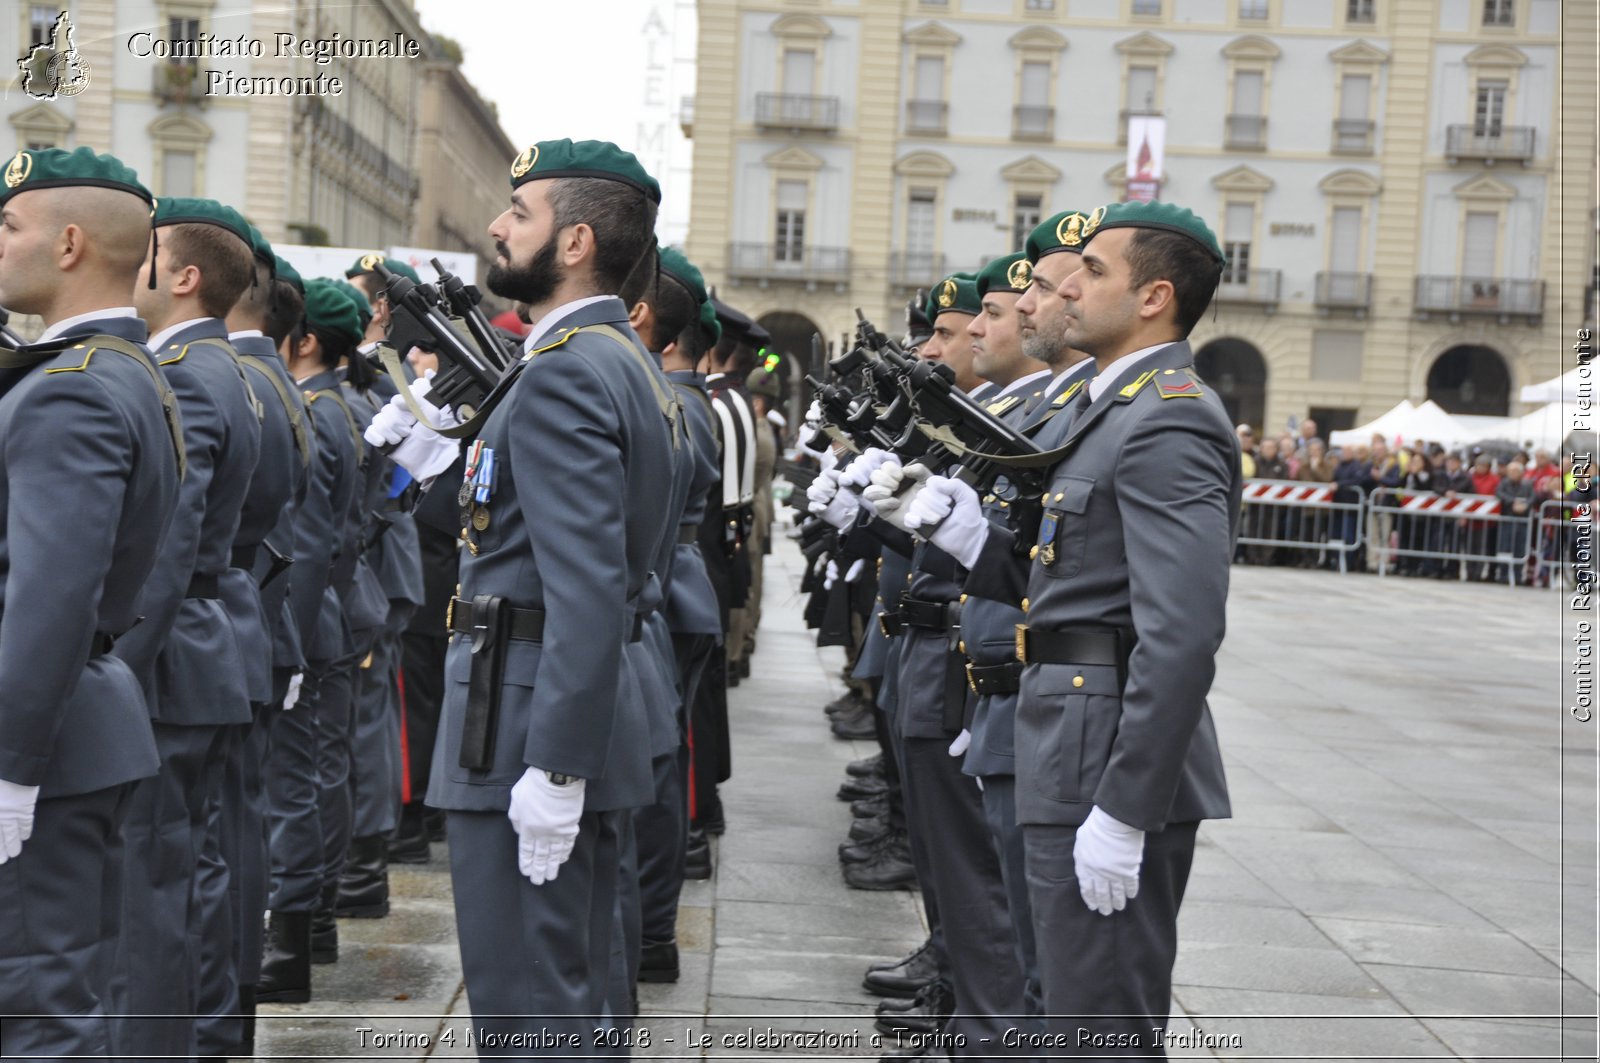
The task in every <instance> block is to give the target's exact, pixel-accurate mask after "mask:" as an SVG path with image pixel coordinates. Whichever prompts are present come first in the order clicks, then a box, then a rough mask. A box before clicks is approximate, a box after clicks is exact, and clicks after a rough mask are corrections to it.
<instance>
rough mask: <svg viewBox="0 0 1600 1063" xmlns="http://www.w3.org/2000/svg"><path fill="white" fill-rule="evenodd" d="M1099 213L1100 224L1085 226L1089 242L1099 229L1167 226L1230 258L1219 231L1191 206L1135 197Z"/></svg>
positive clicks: (1215, 254)
mask: <svg viewBox="0 0 1600 1063" xmlns="http://www.w3.org/2000/svg"><path fill="white" fill-rule="evenodd" d="M1095 215H1097V217H1096V218H1095V219H1094V220H1095V221H1096V222H1097V223H1098V224H1096V225H1094V226H1091V227H1089V228H1086V229H1085V230H1084V234H1083V235H1084V242H1085V243H1087V242H1088V241H1089V239H1090V238H1091V237H1092V236H1093V235H1094V234H1095V233H1099V232H1104V231H1105V230H1107V229H1163V230H1165V231H1167V232H1169V233H1178V234H1179V235H1180V236H1187V237H1188V238H1189V239H1191V240H1193V241H1194V242H1195V243H1197V244H1199V245H1200V246H1201V247H1203V248H1205V249H1206V251H1207V252H1209V253H1210V255H1211V257H1212V258H1214V259H1216V260H1217V261H1218V262H1223V263H1226V262H1227V261H1228V260H1227V258H1225V257H1224V256H1223V254H1222V248H1221V247H1220V246H1219V245H1218V244H1217V234H1216V233H1214V232H1212V231H1211V227H1210V226H1209V225H1207V224H1206V223H1205V222H1203V221H1201V220H1200V216H1199V215H1197V214H1196V213H1195V212H1194V211H1192V210H1190V209H1189V208H1188V207H1180V206H1178V205H1176V204H1174V203H1140V202H1138V201H1137V200H1135V201H1132V202H1128V203H1112V204H1109V205H1108V206H1105V207H1102V208H1100V209H1099V210H1097V211H1095Z"/></svg>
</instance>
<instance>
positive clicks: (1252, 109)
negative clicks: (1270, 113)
mask: <svg viewBox="0 0 1600 1063" xmlns="http://www.w3.org/2000/svg"><path fill="white" fill-rule="evenodd" d="M1262 80H1263V78H1262V74H1261V71H1259V70H1241V71H1239V72H1238V73H1237V74H1235V75H1234V76H1233V113H1234V114H1242V115H1252V116H1255V115H1260V114H1261V87H1262Z"/></svg>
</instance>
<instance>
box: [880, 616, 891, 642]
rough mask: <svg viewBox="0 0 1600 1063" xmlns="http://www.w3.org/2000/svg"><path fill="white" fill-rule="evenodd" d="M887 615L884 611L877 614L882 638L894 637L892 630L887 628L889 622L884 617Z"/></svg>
mask: <svg viewBox="0 0 1600 1063" xmlns="http://www.w3.org/2000/svg"><path fill="white" fill-rule="evenodd" d="M888 615H889V614H888V613H886V612H884V613H879V614H878V630H879V631H881V632H883V637H884V638H886V639H892V638H894V632H892V631H890V630H889V622H888V621H887V620H885V619H884V617H886V616H888Z"/></svg>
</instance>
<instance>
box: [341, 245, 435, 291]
mask: <svg viewBox="0 0 1600 1063" xmlns="http://www.w3.org/2000/svg"><path fill="white" fill-rule="evenodd" d="M380 265H381V266H382V267H383V268H384V269H386V270H388V271H389V272H390V273H398V274H400V276H402V277H404V278H405V279H406V280H408V281H410V282H411V283H412V284H421V283H422V278H421V277H419V276H417V271H416V270H414V269H412V268H411V267H410V266H408V265H406V264H405V263H404V262H401V261H400V260H399V259H398V258H389V257H387V256H385V255H382V254H380V253H378V252H377V251H373V252H372V253H371V254H366V255H362V256H361V257H360V258H358V259H356V264H355V265H353V266H351V267H350V268H349V269H347V270H345V271H344V275H345V276H346V277H359V276H361V275H362V274H363V273H376V272H377V269H376V267H377V266H380Z"/></svg>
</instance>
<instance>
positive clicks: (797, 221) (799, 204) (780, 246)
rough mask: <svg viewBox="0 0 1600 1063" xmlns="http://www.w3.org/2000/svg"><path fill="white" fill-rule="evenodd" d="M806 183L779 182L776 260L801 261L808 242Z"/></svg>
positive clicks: (774, 254)
mask: <svg viewBox="0 0 1600 1063" xmlns="http://www.w3.org/2000/svg"><path fill="white" fill-rule="evenodd" d="M806 192H807V189H806V183H805V182H804V181H779V182H778V226H777V234H776V239H775V240H774V241H773V249H772V258H773V261H775V262H800V261H802V260H803V259H804V255H805V244H806Z"/></svg>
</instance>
